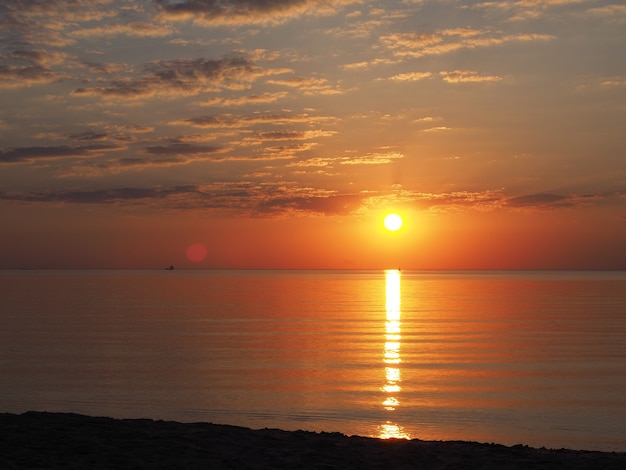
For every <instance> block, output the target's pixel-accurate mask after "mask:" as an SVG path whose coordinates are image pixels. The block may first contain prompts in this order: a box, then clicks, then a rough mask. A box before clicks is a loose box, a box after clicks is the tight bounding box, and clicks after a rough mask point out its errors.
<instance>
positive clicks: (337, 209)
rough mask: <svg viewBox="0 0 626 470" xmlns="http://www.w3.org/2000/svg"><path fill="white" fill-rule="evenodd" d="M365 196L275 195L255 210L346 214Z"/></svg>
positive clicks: (352, 210) (356, 207)
mask: <svg viewBox="0 0 626 470" xmlns="http://www.w3.org/2000/svg"><path fill="white" fill-rule="evenodd" d="M364 199H365V197H364V196H363V195H358V194H339V195H330V196H291V197H275V198H272V199H268V200H266V201H263V202H262V203H260V204H259V205H258V206H257V207H256V210H257V211H258V212H259V213H261V214H267V213H285V212H287V213H293V212H296V213H297V212H302V213H309V214H324V215H346V214H350V213H353V212H355V211H356V210H357V209H359V208H360V207H361V205H362V203H363V201H364Z"/></svg>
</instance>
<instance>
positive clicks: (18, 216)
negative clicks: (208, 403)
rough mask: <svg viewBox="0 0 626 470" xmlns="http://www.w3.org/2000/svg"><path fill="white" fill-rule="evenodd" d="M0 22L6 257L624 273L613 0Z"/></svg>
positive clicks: (291, 0) (625, 87)
mask: <svg viewBox="0 0 626 470" xmlns="http://www.w3.org/2000/svg"><path fill="white" fill-rule="evenodd" d="M0 37H1V42H0V47H1V48H0V103H1V105H0V220H1V224H0V244H1V245H0V247H1V248H0V269H13V268H149V269H152V268H155V269H156V268H158V269H161V268H163V267H165V266H169V265H170V264H172V265H174V266H176V267H177V268H178V267H180V268H332V269H357V268H359V269H360V268H372V269H381V268H388V267H396V266H402V267H403V268H406V269H626V5H624V3H623V2H622V1H618V0H612V1H602V0H518V1H499V0H495V1H456V0H440V1H430V0H398V1H370V0H328V1H324V0H317V1H313V0H270V1H268V0H220V1H218V0H177V1H174V0H153V1H149V0H140V1H135V0H133V1H115V0H63V1H61V0H11V1H4V2H2V3H0ZM389 212H397V213H399V214H401V215H402V217H403V219H404V226H403V228H402V229H401V230H399V231H398V232H393V233H392V232H388V231H387V230H385V228H384V226H383V218H384V216H385V215H386V214H387V213H389Z"/></svg>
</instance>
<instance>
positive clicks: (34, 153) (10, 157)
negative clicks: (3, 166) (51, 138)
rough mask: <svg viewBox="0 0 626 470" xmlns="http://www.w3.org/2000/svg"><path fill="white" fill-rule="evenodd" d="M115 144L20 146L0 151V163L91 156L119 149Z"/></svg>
mask: <svg viewBox="0 0 626 470" xmlns="http://www.w3.org/2000/svg"><path fill="white" fill-rule="evenodd" d="M119 148H120V147H117V146H115V145H105V144H103V145H87V146H84V147H70V146H67V145H61V146H57V147H20V148H15V149H11V150H8V151H6V152H0V163H20V162H30V161H33V160H41V159H48V158H67V157H85V156H92V155H94V154H98V153H100V152H104V151H110V150H119Z"/></svg>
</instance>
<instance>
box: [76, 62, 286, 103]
mask: <svg viewBox="0 0 626 470" xmlns="http://www.w3.org/2000/svg"><path fill="white" fill-rule="evenodd" d="M290 71H291V70H290V69H263V68H260V67H257V66H256V65H254V63H253V62H252V61H250V60H249V58H247V57H245V56H234V57H224V58H222V59H204V58H196V59H177V60H161V61H156V62H152V63H149V64H147V65H146V66H145V68H144V72H143V75H142V76H141V77H140V78H137V79H127V78H120V79H116V80H112V81H111V82H110V83H109V85H108V86H104V87H90V88H77V89H75V90H74V91H73V92H72V94H73V95H78V96H98V95H99V96H102V97H107V98H136V99H137V98H144V97H149V96H155V95H156V96H175V95H197V94H199V93H203V92H204V93H206V92H217V91H222V90H225V89H231V90H240V89H246V88H249V87H250V85H251V83H252V82H254V81H255V80H256V79H257V78H259V77H265V76H271V75H278V74H282V73H287V72H290Z"/></svg>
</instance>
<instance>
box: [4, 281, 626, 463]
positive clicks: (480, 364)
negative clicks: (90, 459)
mask: <svg viewBox="0 0 626 470" xmlns="http://www.w3.org/2000/svg"><path fill="white" fill-rule="evenodd" d="M0 283H1V284H0V295H1V299H2V303H1V305H0V390H1V392H0V397H1V399H2V402H1V403H2V409H1V410H0V411H7V412H14V413H17V412H23V411H27V410H31V409H32V410H49V411H68V412H78V413H85V414H90V415H106V416H112V417H118V418H139V417H141V418H152V419H172V420H177V421H186V422H190V421H212V422H217V423H226V424H235V425H243V426H248V427H253V428H262V427H280V428H283V429H290V430H293V429H307V430H314V431H339V432H342V433H346V434H360V435H366V436H380V437H394V436H395V437H412V438H420V439H429V440H430V439H446V440H448V439H463V440H476V441H482V442H499V443H503V444H507V445H512V444H517V443H522V444H528V445H532V446H538V447H541V446H546V447H570V448H585V449H600V450H622V451H626V273H624V272H537V273H535V272H474V273H470V272H463V273H456V272H411V271H403V272H397V271H388V272H383V271H371V272H364V271H354V272H348V271H293V272H291V271H0Z"/></svg>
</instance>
